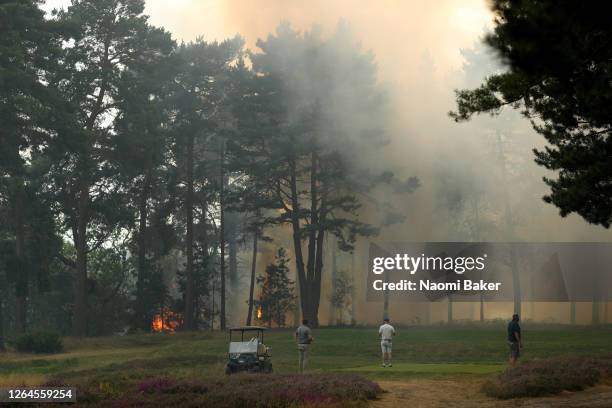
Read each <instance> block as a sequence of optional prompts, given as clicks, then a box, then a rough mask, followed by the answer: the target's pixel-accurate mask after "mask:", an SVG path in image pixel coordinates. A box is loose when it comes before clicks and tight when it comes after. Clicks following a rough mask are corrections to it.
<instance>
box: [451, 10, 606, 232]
mask: <svg viewBox="0 0 612 408" xmlns="http://www.w3.org/2000/svg"><path fill="white" fill-rule="evenodd" d="M492 8H493V12H494V14H495V29H494V31H493V32H492V33H490V34H489V35H488V36H487V37H486V43H487V44H488V45H489V46H490V47H492V48H493V49H494V50H496V51H497V54H498V56H499V58H500V59H501V61H502V62H503V64H504V66H505V68H506V70H505V72H502V73H499V74H496V75H492V76H490V77H488V78H486V79H485V80H484V82H483V84H482V85H481V86H480V87H478V88H476V89H472V90H460V91H457V110H456V111H455V112H451V114H450V115H451V116H452V117H453V118H454V119H455V120H456V121H465V120H469V119H470V118H471V117H472V115H474V114H476V113H483V112H488V113H491V114H495V113H497V112H499V110H500V109H502V108H503V107H504V106H506V105H508V106H511V107H513V108H515V109H521V111H522V113H523V114H524V115H525V116H526V117H527V118H529V119H530V120H531V121H532V124H533V127H534V129H535V130H536V131H537V132H538V133H539V134H541V135H542V136H544V137H545V138H546V140H547V142H548V146H546V147H545V148H544V149H541V150H536V151H535V160H536V162H537V163H538V164H539V165H541V166H544V167H545V168H546V169H548V170H551V171H552V172H553V174H554V176H551V177H546V178H545V179H544V180H545V182H546V184H547V185H548V186H550V193H549V194H547V195H546V196H545V197H544V200H545V201H546V202H549V203H552V204H554V205H555V206H557V207H558V208H559V210H560V214H561V215H562V216H566V215H568V214H571V213H577V214H579V215H580V216H582V217H583V218H584V219H585V220H586V221H588V222H589V223H593V224H599V225H602V226H604V227H606V228H608V227H609V226H610V223H611V222H612V178H611V174H612V138H611V137H610V136H611V132H612V113H611V111H610V109H609V106H610V103H611V102H612V47H610V44H611V42H612V26H611V25H610V21H609V18H608V14H609V13H608V11H607V8H606V5H605V4H604V3H602V2H597V1H587V2H581V3H580V4H577V3H576V2H572V1H569V0H563V1H538V0H495V1H493V2H492Z"/></svg>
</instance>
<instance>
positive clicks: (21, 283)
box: [14, 178, 28, 333]
mask: <svg viewBox="0 0 612 408" xmlns="http://www.w3.org/2000/svg"><path fill="white" fill-rule="evenodd" d="M23 190H24V184H23V180H22V179H21V178H19V179H18V180H17V185H16V186H15V202H14V205H15V208H14V210H15V211H14V217H15V257H16V258H17V267H18V268H19V270H18V272H17V284H16V285H15V292H16V293H15V300H16V304H15V331H16V332H17V333H25V331H26V318H27V317H26V316H27V296H28V269H27V268H26V259H25V226H24V222H25V220H24V215H23V206H24V200H23V194H24V191H23Z"/></svg>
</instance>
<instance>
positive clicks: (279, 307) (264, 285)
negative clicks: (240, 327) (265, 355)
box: [255, 248, 295, 327]
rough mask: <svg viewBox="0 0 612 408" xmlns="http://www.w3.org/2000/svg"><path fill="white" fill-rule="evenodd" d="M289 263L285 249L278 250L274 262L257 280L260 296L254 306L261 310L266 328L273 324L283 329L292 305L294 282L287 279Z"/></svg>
mask: <svg viewBox="0 0 612 408" xmlns="http://www.w3.org/2000/svg"><path fill="white" fill-rule="evenodd" d="M289 261H290V260H289V258H287V252H286V251H285V249H284V248H279V249H278V252H277V253H276V256H275V262H274V263H272V264H270V265H268V266H267V267H266V271H265V273H264V275H263V276H260V277H258V278H257V283H258V284H260V285H261V295H260V297H259V300H258V301H256V302H255V304H256V305H257V307H258V308H259V307H260V308H261V311H262V320H264V321H265V322H267V324H268V326H271V325H272V322H274V323H276V325H277V326H278V327H283V326H284V325H285V317H286V315H287V313H288V312H289V311H291V310H292V308H293V305H294V300H295V295H294V294H293V292H294V282H293V281H292V280H290V279H289Z"/></svg>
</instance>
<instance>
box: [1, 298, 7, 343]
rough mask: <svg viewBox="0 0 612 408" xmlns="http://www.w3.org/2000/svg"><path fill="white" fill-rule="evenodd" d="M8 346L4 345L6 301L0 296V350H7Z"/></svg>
mask: <svg viewBox="0 0 612 408" xmlns="http://www.w3.org/2000/svg"><path fill="white" fill-rule="evenodd" d="M1 290H2V289H1V287H0V293H1ZM5 350H6V348H5V347H4V302H3V301H2V298H0V352H3V351H5Z"/></svg>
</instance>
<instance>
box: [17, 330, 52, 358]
mask: <svg viewBox="0 0 612 408" xmlns="http://www.w3.org/2000/svg"><path fill="white" fill-rule="evenodd" d="M12 344H13V346H14V347H15V349H16V350H17V351H19V352H20V353H58V352H60V351H62V349H63V348H64V346H63V344H62V338H61V337H60V335H59V334H58V333H56V332H52V331H45V330H40V331H35V332H32V333H26V334H22V335H21V336H19V337H17V338H16V339H15V340H13V342H12Z"/></svg>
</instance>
